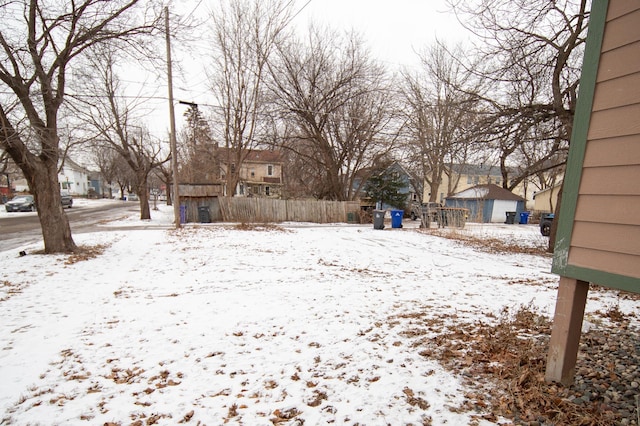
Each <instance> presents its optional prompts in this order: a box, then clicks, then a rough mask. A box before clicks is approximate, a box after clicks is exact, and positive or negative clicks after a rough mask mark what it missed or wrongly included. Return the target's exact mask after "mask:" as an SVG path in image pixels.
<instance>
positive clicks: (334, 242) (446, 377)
mask: <svg viewBox="0 0 640 426" xmlns="http://www.w3.org/2000/svg"><path fill="white" fill-rule="evenodd" d="M81 202H85V203H88V202H90V201H81ZM158 207H159V210H158V211H152V220H151V222H152V223H155V224H158V225H166V226H165V227H164V229H158V227H154V228H153V229H140V225H147V224H148V221H140V220H139V219H138V218H137V217H136V215H133V216H131V217H128V218H124V219H121V220H118V221H114V222H111V223H108V224H104V225H103V228H102V229H101V230H100V231H99V232H94V233H83V234H77V235H74V240H75V241H76V243H77V244H78V245H82V246H97V245H102V246H103V247H104V252H103V253H102V254H100V255H98V256H97V257H95V258H91V259H87V260H79V261H74V259H73V258H72V257H69V256H64V255H55V256H53V255H50V256H44V255H39V254H36V252H37V250H39V249H42V243H37V244H28V245H25V246H24V247H22V248H21V249H20V250H26V251H27V253H28V254H27V255H26V256H22V257H20V256H18V251H19V250H2V249H1V248H0V259H1V261H2V268H1V271H0V309H1V310H2V316H1V318H0V324H1V325H0V377H2V381H0V412H1V415H0V423H11V424H65V425H69V424H104V423H108V422H113V423H116V424H131V423H134V422H136V421H141V422H142V423H147V422H150V421H155V422H156V424H161V425H170V424H176V423H178V422H179V421H186V422H188V423H190V424H197V423H198V422H200V423H201V424H209V425H211V424H222V423H227V424H247V425H272V424H274V423H273V422H272V420H273V421H274V422H275V421H278V419H279V420H281V423H278V424H292V425H293V424H301V421H304V424H305V425H318V424H328V423H334V424H348V425H355V424H367V425H383V424H394V425H395V424H422V422H423V420H425V419H428V418H431V420H432V424H435V425H441V424H450V425H457V424H469V422H470V419H471V417H470V416H471V414H473V413H464V412H459V410H457V409H456V407H458V406H459V405H460V404H461V403H462V402H463V400H464V396H463V395H464V393H465V389H464V386H463V385H462V379H461V377H460V376H458V375H457V374H455V373H452V372H449V371H446V370H445V369H444V368H442V367H441V366H440V365H439V364H438V363H437V362H436V361H435V360H430V359H427V358H425V357H423V356H421V355H419V354H418V352H419V351H416V350H415V349H413V348H412V347H411V346H410V345H409V341H408V339H407V337H406V336H404V335H403V334H402V331H403V330H406V329H407V328H410V327H411V318H410V315H402V314H407V313H411V312H418V311H424V310H430V311H431V312H433V315H434V317H436V316H437V317H438V318H441V317H442V315H443V314H447V313H450V314H451V316H452V317H453V316H454V314H455V317H456V318H459V319H460V318H462V319H464V318H467V319H482V320H485V321H491V320H492V319H491V318H494V317H495V315H497V314H499V313H500V311H502V310H503V308H504V307H505V306H506V307H514V306H520V305H529V304H533V305H534V306H536V307H537V308H538V309H539V310H540V312H542V313H544V314H546V315H548V316H549V317H551V316H552V314H553V310H554V307H555V297H556V290H557V277H556V276H554V275H552V274H551V273H550V272H549V271H550V267H551V258H550V257H549V256H545V255H530V254H519V253H509V254H495V253H488V252H485V251H481V250H479V249H477V248H473V247H472V246H470V245H465V244H464V243H463V242H460V241H454V240H451V239H446V238H442V237H440V236H438V235H435V234H434V233H424V232H420V231H419V230H417V229H415V228H416V226H417V222H411V221H408V222H407V221H405V225H406V226H405V227H404V228H402V229H390V227H387V228H385V229H384V230H375V229H373V227H372V225H346V224H329V225H317V224H296V223H285V224H280V225H279V226H278V227H272V226H271V227H270V226H263V227H256V228H251V229H243V228H242V227H237V226H235V225H234V224H187V225H186V226H184V227H183V228H181V229H179V230H176V229H174V227H173V226H172V224H171V221H172V215H173V210H172V208H171V207H167V206H164V205H161V206H158ZM27 214H28V213H27ZM2 216H6V214H5V215H2V214H0V223H1V220H2ZM127 226H130V229H125V230H123V227H127ZM110 227H117V228H113V229H111V230H110V229H109V228H110ZM442 232H452V233H457V234H460V235H473V236H476V237H480V238H501V239H504V240H505V241H509V242H512V243H513V242H514V241H515V242H520V243H521V244H522V245H529V246H536V245H543V244H546V239H545V238H544V237H542V236H541V235H540V234H539V231H538V228H537V226H535V225H503V224H482V225H480V224H467V227H466V228H465V229H464V230H445V231H442ZM613 304H616V305H619V307H620V310H622V311H624V312H633V311H634V310H637V308H638V306H637V302H634V301H631V300H622V299H620V298H617V297H616V296H615V293H614V292H603V293H602V294H599V297H597V298H592V299H591V298H590V300H589V302H588V304H587V315H588V314H589V312H593V311H595V310H598V309H603V308H606V307H607V306H612V305H613ZM452 321H453V319H452ZM409 393H411V394H412V395H414V396H415V397H417V398H421V399H422V400H425V401H427V402H428V407H419V406H416V405H415V404H410V403H409V401H408V398H407V395H408V394H409ZM285 418H290V420H284V419H285ZM297 421H299V422H297ZM142 423H141V424H142ZM479 424H487V425H488V424H492V423H490V422H487V421H481V422H480V423H479Z"/></svg>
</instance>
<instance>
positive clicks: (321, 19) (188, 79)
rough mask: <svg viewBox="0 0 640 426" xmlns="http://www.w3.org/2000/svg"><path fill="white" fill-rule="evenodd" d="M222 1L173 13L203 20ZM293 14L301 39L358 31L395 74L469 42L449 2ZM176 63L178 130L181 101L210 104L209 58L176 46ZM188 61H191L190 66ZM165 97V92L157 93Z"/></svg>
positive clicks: (301, 7)
mask: <svg viewBox="0 0 640 426" xmlns="http://www.w3.org/2000/svg"><path fill="white" fill-rule="evenodd" d="M217 1H219V0H201V1H197V0H191V1H188V2H184V3H176V4H175V9H172V12H173V13H178V14H180V15H182V16H183V17H184V16H186V15H190V14H193V15H195V16H200V17H202V18H205V17H206V16H207V15H208V14H209V13H210V11H211V10H212V9H214V6H215V4H216V3H215V2H217ZM293 9H294V13H296V12H299V13H298V14H297V15H296V16H295V18H294V19H293V21H292V22H291V25H293V26H295V28H296V29H297V30H298V31H299V33H300V34H303V33H304V32H306V31H307V28H308V25H309V24H310V23H311V22H315V23H318V24H322V25H327V26H329V27H330V28H333V29H336V30H356V31H357V32H358V33H360V34H361V35H362V37H363V39H364V40H365V42H366V43H367V44H368V46H369V48H370V49H371V53H372V55H373V56H374V57H375V58H377V59H378V60H380V61H383V62H384V63H385V64H387V65H388V66H389V68H390V69H391V70H394V71H395V70H397V69H399V68H400V67H413V66H417V64H418V57H417V55H416V51H421V50H423V49H424V48H425V47H427V46H429V45H431V44H432V43H433V42H435V40H436V37H437V38H438V39H440V40H446V41H447V42H451V43H456V42H462V41H464V40H465V30H464V29H463V28H462V26H461V25H460V23H459V22H458V21H457V19H456V17H455V15H454V14H453V13H452V12H450V10H449V9H448V6H447V4H446V1H445V0H394V1H389V0H311V1H308V0H295V3H294V6H293ZM197 44H198V47H199V48H201V49H204V48H206V46H207V45H208V42H207V41H206V40H202V42H199V43H197ZM172 51H173V61H174V64H175V65H174V68H175V70H174V84H173V86H174V97H175V100H176V126H177V128H178V129H180V128H181V127H182V125H183V124H184V123H183V121H184V118H183V113H184V111H185V110H186V107H185V106H184V105H179V104H178V101H180V100H182V101H187V102H195V103H198V104H202V105H206V104H209V103H211V102H213V101H212V97H211V94H210V92H209V91H208V89H207V77H206V75H205V73H204V69H205V67H206V61H208V59H207V58H206V57H205V58H203V60H198V59H199V58H189V57H186V58H185V57H184V56H182V57H181V53H182V52H181V47H180V46H178V45H173V46H172ZM190 60H193V62H192V63H191V62H190ZM179 61H187V62H189V64H190V65H187V66H185V63H187V62H183V63H182V66H183V67H185V69H186V72H187V75H181V74H180V72H179V71H178V64H177V62H179ZM156 95H158V96H160V97H164V96H166V88H165V89H160V90H159V91H158V93H157V94H156ZM149 104H155V105H156V106H154V107H153V109H154V110H153V111H152V112H150V114H149V115H148V116H147V117H148V118H149V120H150V123H152V124H151V127H152V129H151V131H152V133H153V134H155V135H158V136H161V135H166V132H167V130H168V128H169V121H168V119H169V117H168V107H167V106H166V101H163V100H162V99H155V100H150V101H149Z"/></svg>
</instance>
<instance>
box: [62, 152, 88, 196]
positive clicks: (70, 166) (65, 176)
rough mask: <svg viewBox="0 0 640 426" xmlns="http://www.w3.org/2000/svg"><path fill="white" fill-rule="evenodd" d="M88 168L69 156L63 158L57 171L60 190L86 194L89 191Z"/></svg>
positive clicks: (72, 193)
mask: <svg viewBox="0 0 640 426" xmlns="http://www.w3.org/2000/svg"><path fill="white" fill-rule="evenodd" d="M89 174H90V172H89V170H88V169H86V168H85V167H82V166H80V165H79V164H77V163H76V162H74V161H73V160H71V159H70V158H65V160H64V163H63V164H62V168H61V169H60V171H59V172H58V182H59V184H60V192H64V193H69V194H71V195H79V196H87V193H88V191H89Z"/></svg>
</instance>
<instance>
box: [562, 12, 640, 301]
mask: <svg viewBox="0 0 640 426" xmlns="http://www.w3.org/2000/svg"><path fill="white" fill-rule="evenodd" d="M594 6H595V4H594ZM594 22H596V24H594V25H593V26H592V25H591V24H590V29H589V31H590V34H589V39H590V41H591V40H592V37H591V30H592V28H600V27H599V25H601V22H598V21H594ZM600 34H602V33H600ZM603 34H604V35H603V36H602V38H601V45H598V44H597V43H593V44H591V45H590V44H589V42H588V43H587V49H586V52H585V65H584V67H583V76H582V78H581V86H580V95H581V96H583V98H580V99H579V100H578V109H577V111H576V122H575V123H574V134H573V137H572V142H571V151H570V155H569V162H568V168H567V176H566V177H565V190H564V192H563V206H562V211H561V215H560V223H559V236H558V240H557V241H558V244H557V245H556V250H555V255H554V264H553V270H554V272H556V273H559V274H560V275H563V276H568V277H573V278H577V279H581V280H583V281H591V282H596V283H598V284H602V285H608V286H615V287H618V288H623V289H627V290H632V291H640V285H639V280H638V279H639V278H640V244H638V241H640V214H638V212H640V185H639V184H638V182H639V181H640V120H638V117H640V2H637V1H614V0H610V1H609V3H608V10H607V13H606V19H605V21H604V30H603ZM594 40H596V39H595V38H594ZM598 40H600V39H598ZM596 49H599V55H598V52H597V50H596ZM593 58H595V59H593ZM589 61H591V62H589ZM565 200H566V204H565ZM565 241H568V244H567V245H568V246H567V245H565Z"/></svg>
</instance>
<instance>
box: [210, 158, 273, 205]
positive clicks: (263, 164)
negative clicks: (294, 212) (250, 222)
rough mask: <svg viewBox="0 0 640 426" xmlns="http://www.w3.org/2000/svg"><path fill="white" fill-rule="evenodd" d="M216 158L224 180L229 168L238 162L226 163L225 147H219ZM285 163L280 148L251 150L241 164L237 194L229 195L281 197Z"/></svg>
mask: <svg viewBox="0 0 640 426" xmlns="http://www.w3.org/2000/svg"><path fill="white" fill-rule="evenodd" d="M216 158H217V160H218V161H219V162H220V170H221V178H222V182H224V181H225V176H226V173H227V170H229V169H231V168H235V167H236V164H226V161H225V158H227V157H226V156H225V155H224V148H218V149H217V153H216ZM283 165H284V159H283V156H282V152H281V151H279V150H259V149H251V150H249V151H248V152H246V157H245V159H244V162H243V163H242V164H241V165H240V170H239V176H240V181H239V182H238V186H237V187H236V190H235V194H227V195H236V196H244V197H267V198H280V197H281V196H282V188H283V186H284V182H283V180H284V179H283V178H284V174H283Z"/></svg>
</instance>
